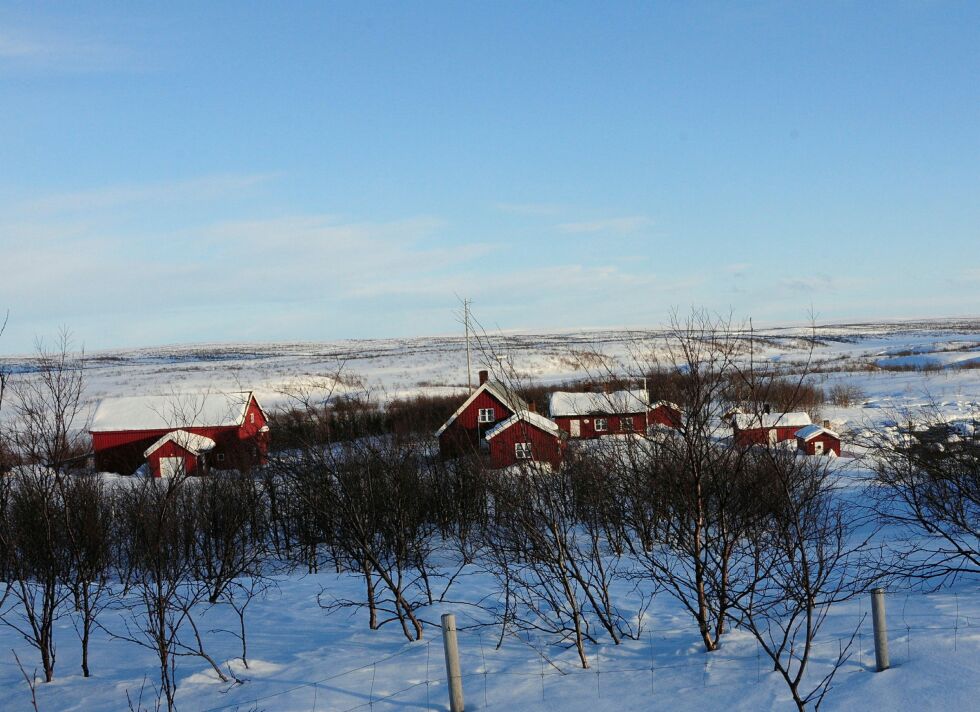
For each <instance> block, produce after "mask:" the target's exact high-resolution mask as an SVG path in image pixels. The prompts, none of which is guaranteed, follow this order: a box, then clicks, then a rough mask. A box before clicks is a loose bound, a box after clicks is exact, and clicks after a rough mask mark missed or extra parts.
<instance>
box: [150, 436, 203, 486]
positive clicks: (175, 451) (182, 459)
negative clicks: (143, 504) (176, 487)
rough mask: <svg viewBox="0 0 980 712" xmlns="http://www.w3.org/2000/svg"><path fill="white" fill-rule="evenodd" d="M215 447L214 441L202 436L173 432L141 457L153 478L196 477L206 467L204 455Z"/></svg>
mask: <svg viewBox="0 0 980 712" xmlns="http://www.w3.org/2000/svg"><path fill="white" fill-rule="evenodd" d="M216 445H217V443H216V442H215V441H214V440H212V439H211V438H206V437H204V436H203V435H195V434H194V433H189V432H187V431H186V430H174V431H172V432H169V433H167V434H166V435H164V436H163V437H162V438H160V439H159V440H157V441H156V442H155V443H153V444H152V445H150V447H148V448H147V449H146V450H144V451H143V457H145V458H146V462H147V464H148V465H149V466H150V474H152V475H153V476H154V477H177V476H178V475H197V474H200V472H201V471H202V470H203V469H205V467H206V463H205V462H204V460H203V458H204V456H205V454H206V453H209V452H211V451H212V450H214V448H215V446H216Z"/></svg>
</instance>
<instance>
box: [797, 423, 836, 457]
mask: <svg viewBox="0 0 980 712" xmlns="http://www.w3.org/2000/svg"><path fill="white" fill-rule="evenodd" d="M796 447H797V449H798V450H800V451H802V452H804V453H806V454H807V455H829V454H830V453H833V454H834V455H837V456H838V457H839V456H840V435H838V434H837V433H835V432H834V431H833V430H831V429H830V428H827V427H825V426H824V427H821V426H819V425H807V426H806V427H805V428H800V429H799V430H797V431H796Z"/></svg>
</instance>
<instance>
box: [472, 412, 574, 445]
mask: <svg viewBox="0 0 980 712" xmlns="http://www.w3.org/2000/svg"><path fill="white" fill-rule="evenodd" d="M519 420H523V421H524V422H525V423H528V424H529V425H533V426H535V427H537V428H540V429H541V430H544V431H545V432H546V433H551V434H552V435H558V433H560V432H561V431H560V430H559V428H558V424H557V423H555V422H554V421H553V420H548V419H547V418H545V417H544V416H543V415H541V414H540V413H535V412H533V411H530V410H519V411H517V412H516V413H514V415H512V416H510V417H509V418H507V420H505V421H503V422H501V423H497V424H496V425H495V426H493V427H492V428H491V429H490V430H489V431H487V434H486V435H484V436H483V437H484V439H485V440H487V441H490V440H492V439H493V438H494V437H496V436H497V435H499V434H500V433H502V432H503V431H505V430H506V429H507V428H509V427H510V426H512V425H514V424H515V423H516V422H518V421H519Z"/></svg>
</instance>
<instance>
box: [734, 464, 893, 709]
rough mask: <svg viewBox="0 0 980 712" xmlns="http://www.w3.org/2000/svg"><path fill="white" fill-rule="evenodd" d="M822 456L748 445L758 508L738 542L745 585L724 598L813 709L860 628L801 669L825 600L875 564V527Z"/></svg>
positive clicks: (845, 593)
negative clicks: (821, 667)
mask: <svg viewBox="0 0 980 712" xmlns="http://www.w3.org/2000/svg"><path fill="white" fill-rule="evenodd" d="M828 462H829V461H828V460H827V459H824V458H801V457H795V456H794V455H792V454H787V453H783V452H774V451H771V450H762V449H760V450H757V451H756V452H754V453H753V457H752V462H751V463H750V467H749V468H748V469H749V470H750V471H751V472H752V475H753V480H754V481H753V482H752V483H751V484H749V486H750V487H751V489H752V490H753V492H754V493H755V496H756V501H757V502H759V503H761V509H760V511H759V515H760V516H759V518H758V521H757V522H756V524H755V525H754V526H753V527H752V528H751V530H750V531H749V532H748V536H747V537H746V539H745V540H744V541H743V542H741V543H740V544H739V546H740V547H744V548H745V553H746V556H744V557H743V558H741V559H740V562H741V566H743V567H745V571H744V572H743V574H744V575H742V576H737V577H735V578H736V580H737V581H740V582H741V584H742V586H743V588H742V589H741V590H739V591H737V593H736V594H735V595H733V596H731V599H730V600H731V605H732V609H733V610H734V611H736V612H737V616H736V615H733V616H732V617H733V618H736V619H737V621H738V624H739V625H740V626H741V627H742V628H744V629H746V630H748V631H749V632H750V633H752V635H753V636H754V637H755V639H756V640H757V641H758V643H759V646H760V647H761V648H762V650H763V651H764V652H765V653H766V655H767V656H768V657H769V659H770V660H771V661H772V663H773V669H774V670H775V671H776V672H777V673H779V675H780V677H781V678H782V679H783V680H784V682H785V683H786V685H787V687H788V688H789V691H790V694H791V695H792V697H793V702H794V703H795V704H796V706H797V709H799V710H800V711H801V712H802V711H803V710H805V709H807V708H812V709H819V707H820V705H821V703H822V702H823V700H824V698H825V697H826V695H827V693H828V692H829V691H830V689H831V685H832V683H833V680H834V676H835V675H836V673H837V672H838V670H839V669H840V667H841V665H843V664H844V662H846V661H847V659H848V658H849V657H850V655H851V645H852V643H853V640H854V637H855V636H856V634H857V630H858V627H855V628H854V629H853V630H852V632H851V634H850V636H849V638H848V641H847V644H846V645H843V644H842V645H839V646H834V649H833V650H832V652H831V655H830V658H831V659H830V669H829V671H827V672H826V673H823V674H819V673H818V674H819V675H820V676H819V677H817V678H816V679H812V678H811V677H810V676H808V672H809V670H810V668H811V667H812V664H813V663H814V660H815V657H816V656H817V651H816V649H815V646H816V645H817V636H818V634H819V632H820V631H821V629H822V628H823V626H824V624H825V623H826V621H827V615H828V613H829V612H830V607H831V606H832V605H833V604H836V603H840V602H843V601H847V600H850V599H852V598H854V597H855V596H857V595H859V594H861V593H863V592H865V591H867V590H868V588H869V587H870V585H871V584H872V583H873V582H874V580H875V576H876V571H877V566H875V565H874V562H872V561H871V556H872V554H873V553H874V549H873V547H872V546H871V544H870V541H871V538H872V537H873V535H874V527H868V526H867V524H868V521H867V516H866V515H865V514H863V513H861V512H860V511H859V510H858V509H857V508H855V507H854V506H853V505H850V504H849V503H848V502H847V501H846V500H845V499H844V498H843V497H842V496H840V494H839V492H838V491H837V479H836V476H835V473H834V471H833V470H832V468H831V466H830V465H829V464H828ZM858 626H860V622H859V623H858Z"/></svg>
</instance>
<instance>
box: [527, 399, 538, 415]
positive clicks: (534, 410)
mask: <svg viewBox="0 0 980 712" xmlns="http://www.w3.org/2000/svg"><path fill="white" fill-rule="evenodd" d="M527 409H528V410H529V411H530V412H532V413H537V412H538V404H537V403H535V402H534V401H531V402H530V403H528V404H527Z"/></svg>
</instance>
